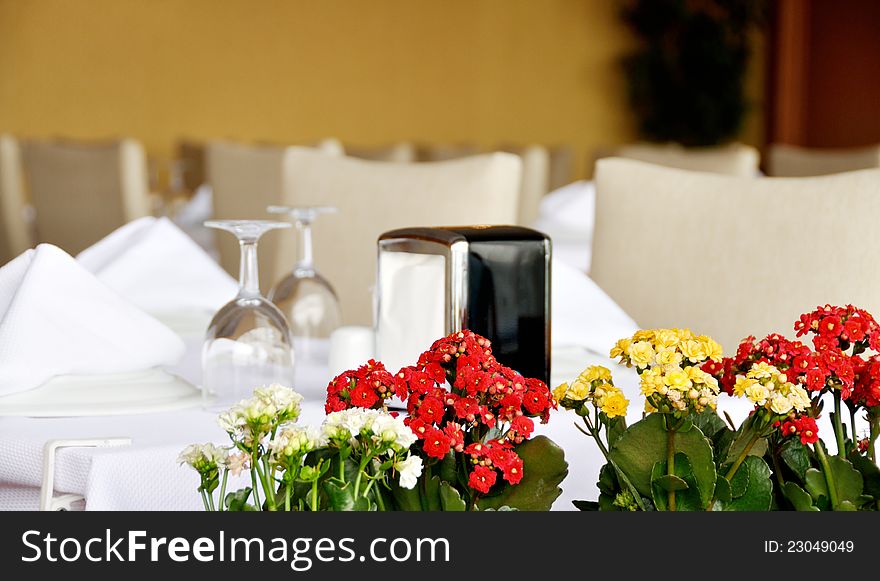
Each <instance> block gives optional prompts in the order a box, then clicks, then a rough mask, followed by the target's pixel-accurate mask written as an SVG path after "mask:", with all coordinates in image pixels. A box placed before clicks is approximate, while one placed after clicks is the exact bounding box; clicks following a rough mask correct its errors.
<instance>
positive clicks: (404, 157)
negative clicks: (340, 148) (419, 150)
mask: <svg viewBox="0 0 880 581" xmlns="http://www.w3.org/2000/svg"><path fill="white" fill-rule="evenodd" d="M345 155H348V156H350V157H357V158H359V159H368V160H370V161H393V162H397V163H409V162H413V161H416V148H415V146H414V145H413V144H412V143H408V142H401V143H395V144H393V145H388V146H385V147H358V146H352V145H347V146H345Z"/></svg>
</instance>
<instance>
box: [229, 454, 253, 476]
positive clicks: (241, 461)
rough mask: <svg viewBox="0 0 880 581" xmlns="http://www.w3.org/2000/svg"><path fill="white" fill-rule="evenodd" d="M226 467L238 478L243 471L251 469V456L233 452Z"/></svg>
mask: <svg viewBox="0 0 880 581" xmlns="http://www.w3.org/2000/svg"><path fill="white" fill-rule="evenodd" d="M226 466H227V467H228V468H229V472H230V473H232V475H233V476H238V475H239V474H241V472H242V471H243V470H248V469H250V455H249V454H245V453H244V452H233V453H232V454H230V455H229V456H228V457H227V458H226Z"/></svg>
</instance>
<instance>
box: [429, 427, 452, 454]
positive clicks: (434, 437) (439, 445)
mask: <svg viewBox="0 0 880 581" xmlns="http://www.w3.org/2000/svg"><path fill="white" fill-rule="evenodd" d="M450 444H451V442H450V441H449V437H447V436H446V434H444V433H443V431H442V430H439V429H437V428H434V427H427V428H426V429H425V433H424V438H423V439H422V449H423V450H424V451H425V454H427V455H428V456H430V457H431V458H436V459H438V460H442V459H443V458H444V457H445V456H446V454H448V453H449V448H450Z"/></svg>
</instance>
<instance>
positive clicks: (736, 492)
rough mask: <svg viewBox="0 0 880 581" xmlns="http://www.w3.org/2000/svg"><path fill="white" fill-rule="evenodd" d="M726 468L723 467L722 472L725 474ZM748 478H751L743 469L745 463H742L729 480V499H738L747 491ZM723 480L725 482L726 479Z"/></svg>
mask: <svg viewBox="0 0 880 581" xmlns="http://www.w3.org/2000/svg"><path fill="white" fill-rule="evenodd" d="M747 458H748V457H747ZM728 468H729V467H725V469H724V471H723V472H724V473H725V474H726V473H727V469H728ZM750 476H751V474H750V473H749V471H748V470H747V469H746V468H745V462H743V464H741V465H740V467H739V469H738V470H737V471H736V473H735V474H734V475H733V477H732V478H731V479H730V497H731V498H739V497H740V496H742V495H743V494H745V493H746V491H747V490H748V489H749V477H750ZM725 480H727V478H726V477H725Z"/></svg>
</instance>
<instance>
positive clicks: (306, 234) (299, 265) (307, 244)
mask: <svg viewBox="0 0 880 581" xmlns="http://www.w3.org/2000/svg"><path fill="white" fill-rule="evenodd" d="M296 231H297V232H298V233H299V243H298V244H297V245H296V247H297V260H296V265H295V266H294V269H295V270H298V271H308V272H311V271H312V270H313V269H314V267H313V265H312V225H311V223H310V222H297V223H296Z"/></svg>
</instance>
